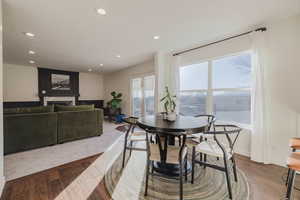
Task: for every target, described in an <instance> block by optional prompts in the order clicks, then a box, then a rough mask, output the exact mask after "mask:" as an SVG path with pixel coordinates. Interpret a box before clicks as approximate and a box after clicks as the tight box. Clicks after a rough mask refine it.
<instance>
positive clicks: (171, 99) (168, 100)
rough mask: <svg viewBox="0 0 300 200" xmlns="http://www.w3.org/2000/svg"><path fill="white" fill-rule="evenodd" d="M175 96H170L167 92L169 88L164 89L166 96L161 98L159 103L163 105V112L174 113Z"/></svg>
mask: <svg viewBox="0 0 300 200" xmlns="http://www.w3.org/2000/svg"><path fill="white" fill-rule="evenodd" d="M175 99H176V95H171V94H170V92H169V88H168V87H166V95H165V96H164V97H163V98H161V100H160V102H162V103H163V104H164V108H165V112H167V113H170V112H175V108H176V103H175Z"/></svg>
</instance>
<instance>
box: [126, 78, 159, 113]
mask: <svg viewBox="0 0 300 200" xmlns="http://www.w3.org/2000/svg"><path fill="white" fill-rule="evenodd" d="M154 93H155V76H153V75H151V76H145V77H139V78H134V79H131V114H132V115H133V116H136V117H139V116H141V115H153V114H154V112H155V109H154V102H155V99H154Z"/></svg>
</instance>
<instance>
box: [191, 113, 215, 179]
mask: <svg viewBox="0 0 300 200" xmlns="http://www.w3.org/2000/svg"><path fill="white" fill-rule="evenodd" d="M194 117H197V118H203V119H205V120H206V121H207V126H206V128H205V130H204V131H203V132H207V131H210V130H212V129H213V127H214V123H215V121H216V117H215V116H214V115H196V116H194ZM203 132H201V133H195V134H191V135H188V136H187V140H186V144H187V146H188V147H189V148H191V149H194V148H195V147H196V146H197V145H198V144H200V142H202V141H203V140H205V141H207V140H208V139H212V135H204V134H203ZM193 151H194V150H193ZM202 157H204V161H206V159H207V155H206V154H204V155H203V153H200V159H201V160H202ZM217 159H218V158H217ZM193 181H194V180H192V183H193Z"/></svg>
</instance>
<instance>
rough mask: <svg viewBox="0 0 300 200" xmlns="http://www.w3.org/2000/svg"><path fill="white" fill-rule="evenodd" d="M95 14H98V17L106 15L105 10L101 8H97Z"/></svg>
mask: <svg viewBox="0 0 300 200" xmlns="http://www.w3.org/2000/svg"><path fill="white" fill-rule="evenodd" d="M97 13H98V14H99V15H106V10H104V9H103V8H98V9H97Z"/></svg>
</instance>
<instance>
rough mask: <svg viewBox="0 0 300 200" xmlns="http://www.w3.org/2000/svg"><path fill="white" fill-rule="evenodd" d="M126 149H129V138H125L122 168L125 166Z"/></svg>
mask: <svg viewBox="0 0 300 200" xmlns="http://www.w3.org/2000/svg"><path fill="white" fill-rule="evenodd" d="M126 148H127V137H126V136H125V141H124V149H123V160H122V168H124V166H125V157H126Z"/></svg>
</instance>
